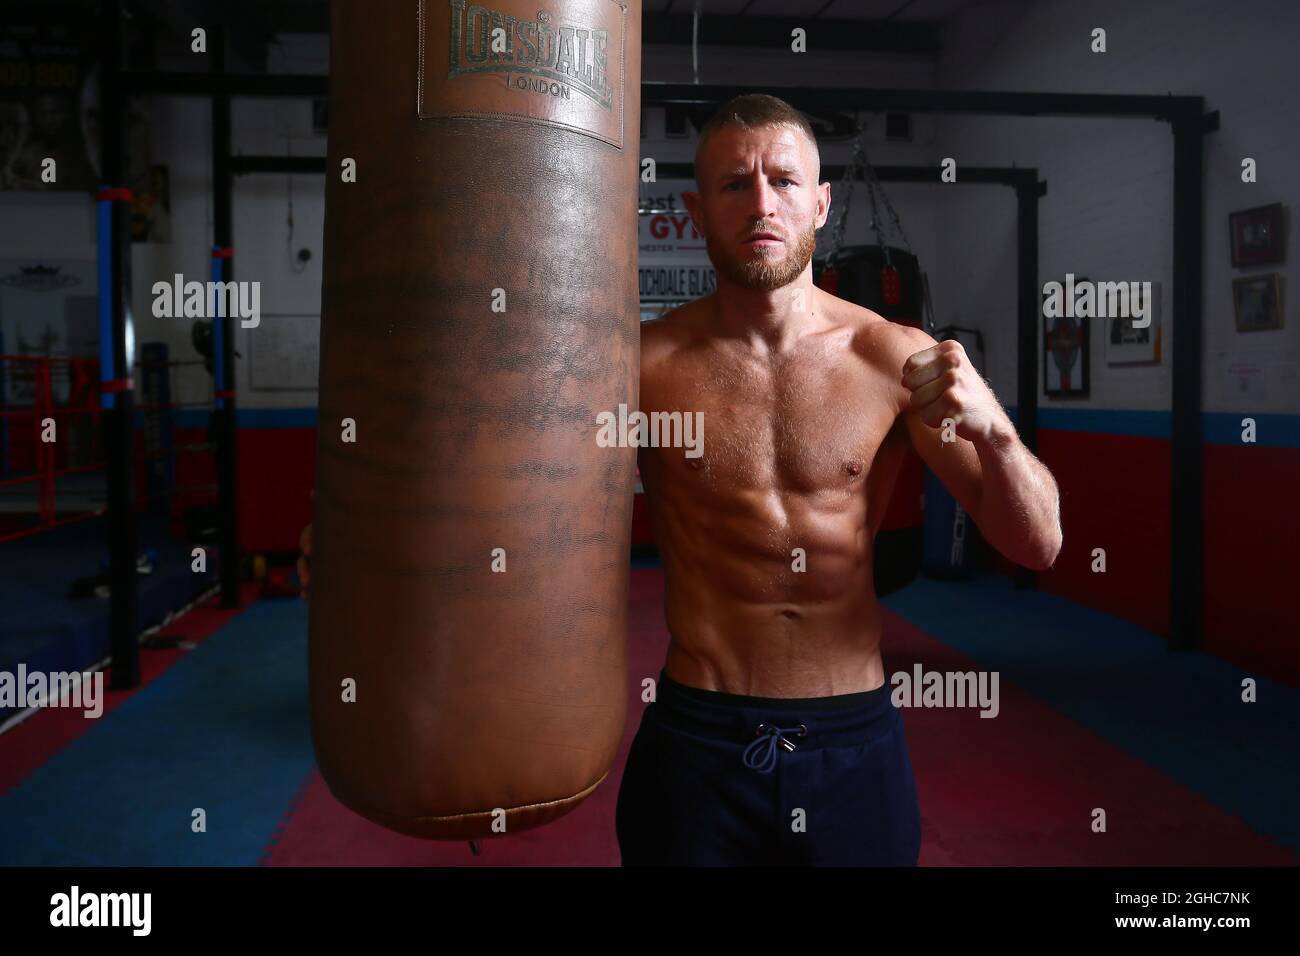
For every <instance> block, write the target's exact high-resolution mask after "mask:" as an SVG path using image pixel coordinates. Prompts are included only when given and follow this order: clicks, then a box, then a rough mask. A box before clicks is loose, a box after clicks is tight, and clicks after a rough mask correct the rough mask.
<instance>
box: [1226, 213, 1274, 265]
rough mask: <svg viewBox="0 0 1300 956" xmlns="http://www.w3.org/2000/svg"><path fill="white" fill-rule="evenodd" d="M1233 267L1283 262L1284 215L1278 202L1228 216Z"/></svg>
mask: <svg viewBox="0 0 1300 956" xmlns="http://www.w3.org/2000/svg"><path fill="white" fill-rule="evenodd" d="M1228 241H1229V243H1230V246H1231V248H1232V264H1233V266H1266V265H1273V264H1274V263H1279V262H1283V261H1285V260H1286V212H1285V210H1284V209H1283V207H1282V204H1281V203H1280V202H1275V203H1273V204H1272V205H1271V206H1256V207H1255V208H1254V209H1242V210H1240V211H1239V212H1234V213H1229V214H1228Z"/></svg>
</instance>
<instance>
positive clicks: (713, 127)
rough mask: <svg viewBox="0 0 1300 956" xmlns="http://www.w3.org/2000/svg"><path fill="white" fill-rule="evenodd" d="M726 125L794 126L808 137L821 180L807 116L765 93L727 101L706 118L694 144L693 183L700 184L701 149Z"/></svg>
mask: <svg viewBox="0 0 1300 956" xmlns="http://www.w3.org/2000/svg"><path fill="white" fill-rule="evenodd" d="M728 126H743V127H745V128H746V129H754V128H755V127H760V126H793V127H794V128H795V129H798V130H800V131H801V132H802V133H803V134H804V135H805V136H807V137H808V142H810V143H811V144H812V148H813V156H814V158H815V159H816V160H817V172H816V175H817V178H818V179H820V178H821V166H822V159H821V151H820V150H819V149H818V148H817V136H816V134H815V133H814V132H813V128H812V123H810V122H808V117H807V116H805V115H804V114H803V113H801V112H800V111H799V110H797V109H795V108H794V107H793V106H791V105H790V104H789V103H787V102H786V101H785V100H783V99H780V98H779V97H775V96H768V95H767V94H766V93H744V94H742V95H740V96H735V97H732V98H731V99H729V100H728V101H727V102H725V103H723V104H722V105H721V106H720V107H718V111H717V112H716V113H714V114H713V115H712V116H711V117H709V121H708V122H707V123H705V124H704V128H703V129H702V130H700V138H699V140H698V141H697V142H696V144H695V184H696V185H697V186H699V185H700V157H701V156H702V155H703V154H704V147H705V145H706V144H707V143H708V142H709V140H710V139H712V138H713V134H714V133H716V132H717V131H718V130H720V129H723V128H725V127H728Z"/></svg>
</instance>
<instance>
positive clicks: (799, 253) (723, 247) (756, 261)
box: [704, 223, 817, 292]
mask: <svg viewBox="0 0 1300 956" xmlns="http://www.w3.org/2000/svg"><path fill="white" fill-rule="evenodd" d="M750 232H751V233H755V232H771V233H773V234H774V235H777V236H779V237H780V238H781V239H783V240H784V241H783V242H782V243H781V245H779V246H741V247H740V251H739V253H736V252H733V247H732V246H731V245H730V244H728V243H724V242H723V241H722V240H721V239H719V238H718V236H716V235H715V234H714V233H712V232H706V234H705V237H704V242H705V247H706V248H707V249H708V253H709V261H711V262H712V263H713V267H714V268H715V269H717V270H718V273H719V274H720V275H722V276H723V277H724V278H726V279H727V280H728V281H730V282H733V283H735V284H736V285H738V286H741V287H743V288H746V289H755V290H757V291H760V292H771V291H773V290H775V289H780V288H781V287H782V286H786V285H789V284H790V283H791V282H793V281H794V280H795V279H797V278H798V277H799V275H800V274H802V272H803V270H804V269H805V268H807V266H808V263H809V262H811V261H812V257H813V251H814V249H816V247H817V226H816V224H815V223H809V225H808V228H807V229H806V230H805V231H804V232H802V233H800V234H798V235H797V236H796V237H795V239H794V241H793V242H791V240H790V236H789V235H788V234H784V233H782V232H780V231H779V230H776V229H773V228H772V227H771V226H770V225H768V224H766V223H755V224H754V226H753V228H752V229H751V230H750Z"/></svg>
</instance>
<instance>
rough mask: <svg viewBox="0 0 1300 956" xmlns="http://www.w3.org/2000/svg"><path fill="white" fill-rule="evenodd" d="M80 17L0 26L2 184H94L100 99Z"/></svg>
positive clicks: (51, 186) (12, 19) (12, 186)
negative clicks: (92, 76)
mask: <svg viewBox="0 0 1300 956" xmlns="http://www.w3.org/2000/svg"><path fill="white" fill-rule="evenodd" d="M82 22H83V20H82V18H80V17H68V18H66V20H65V22H56V21H52V20H51V21H48V22H39V21H37V22H33V23H29V24H23V23H21V22H19V18H18V17H16V16H15V17H8V16H7V17H6V18H5V23H4V24H3V25H0V189H60V190H90V189H94V188H95V187H96V186H97V185H98V181H99V133H98V127H97V124H98V120H99V104H98V102H97V101H96V98H95V97H96V95H97V93H96V89H97V87H96V85H95V84H92V83H91V82H90V77H91V74H92V73H93V72H94V68H93V60H92V54H90V53H88V52H87V51H89V50H91V49H92V48H93V47H92V43H91V38H90V37H88V36H87V35H86V32H85V29H84V28H83V27H81V26H80V24H81V23H82Z"/></svg>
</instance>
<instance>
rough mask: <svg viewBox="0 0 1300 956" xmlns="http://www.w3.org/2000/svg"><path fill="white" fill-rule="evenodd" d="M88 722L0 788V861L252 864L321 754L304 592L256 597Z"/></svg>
mask: <svg viewBox="0 0 1300 956" xmlns="http://www.w3.org/2000/svg"><path fill="white" fill-rule="evenodd" d="M94 724H95V725H94V726H93V727H92V728H90V730H89V731H88V732H87V733H85V734H83V735H82V736H81V737H79V738H78V739H77V740H75V741H73V742H72V743H71V744H70V745H69V746H67V747H65V748H64V749H62V750H60V751H59V752H58V753H56V754H54V755H53V756H52V757H51V758H50V760H49V761H48V762H47V763H45V764H44V765H42V766H41V767H39V768H38V769H37V770H36V771H35V772H34V773H32V774H31V775H30V776H28V777H27V778H26V779H24V780H23V781H22V782H21V783H19V784H18V786H16V787H15V788H14V789H12V790H11V791H9V792H8V793H6V794H4V795H3V796H0V864H2V865H58V866H104V865H108V866H164V865H166V866H177V865H191V864H197V865H208V866H232V865H233V866H238V865H254V864H256V863H257V862H258V860H259V858H260V857H261V855H262V852H263V850H264V848H265V847H266V846H267V844H268V843H269V842H270V840H271V837H272V835H273V834H274V832H275V828H276V826H277V824H278V823H279V822H280V820H281V819H282V817H283V816H284V815H285V813H286V811H287V810H288V809H289V807H290V804H291V803H292V800H293V798H294V796H295V795H296V793H297V792H298V790H299V788H300V787H301V786H302V784H303V781H304V780H305V778H306V777H307V775H308V774H309V773H310V772H311V770H312V769H313V767H314V765H315V762H314V759H313V756H312V748H311V728H310V724H309V720H308V702H307V606H306V604H305V603H304V602H302V601H296V600H280V601H260V602H258V603H257V604H254V605H252V606H251V607H249V608H248V609H247V610H246V611H244V612H243V613H241V614H239V615H237V616H236V617H235V618H233V619H232V620H231V621H229V622H228V623H227V624H226V625H225V626H223V627H222V628H221V629H220V630H219V631H218V632H217V633H216V634H214V635H212V636H211V637H210V638H209V639H208V640H207V641H205V642H204V643H203V644H201V645H199V646H198V647H197V648H196V649H195V650H194V651H192V652H191V653H190V654H188V655H187V656H186V657H185V658H183V659H182V660H180V661H179V662H178V663H177V664H176V665H175V666H173V667H171V668H170V669H168V670H167V671H166V673H164V674H162V675H161V676H159V677H158V679H157V680H155V681H154V682H153V683H151V684H149V685H148V686H146V687H144V688H142V689H141V690H140V691H139V692H138V693H137V694H135V695H133V696H132V697H130V698H128V699H127V700H125V701H124V702H123V703H122V704H121V705H120V706H119V707H118V708H117V709H116V710H115V711H113V712H112V713H110V714H107V715H105V716H104V717H103V718H101V719H99V720H97V721H95V722H94ZM196 807H201V808H202V809H204V810H205V811H206V812H207V832H206V833H194V832H192V831H191V820H192V817H191V814H192V811H193V810H194V809H195V808H196Z"/></svg>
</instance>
